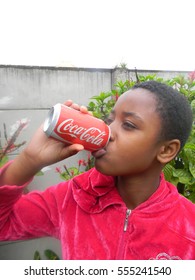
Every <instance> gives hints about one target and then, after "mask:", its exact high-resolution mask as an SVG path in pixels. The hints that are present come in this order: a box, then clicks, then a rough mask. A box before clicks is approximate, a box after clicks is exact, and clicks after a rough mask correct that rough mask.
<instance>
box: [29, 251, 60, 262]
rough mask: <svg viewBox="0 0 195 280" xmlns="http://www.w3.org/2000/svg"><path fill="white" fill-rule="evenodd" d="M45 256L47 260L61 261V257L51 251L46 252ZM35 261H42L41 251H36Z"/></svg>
mask: <svg viewBox="0 0 195 280" xmlns="http://www.w3.org/2000/svg"><path fill="white" fill-rule="evenodd" d="M44 255H45V256H46V258H47V260H59V259H60V258H59V256H58V255H57V254H56V253H55V252H53V251H52V250H50V249H47V250H45V251H44ZM33 260H41V255H40V253H39V251H35V253H34V257H33Z"/></svg>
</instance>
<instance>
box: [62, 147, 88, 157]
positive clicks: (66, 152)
mask: <svg viewBox="0 0 195 280" xmlns="http://www.w3.org/2000/svg"><path fill="white" fill-rule="evenodd" d="M83 150H84V147H83V145H80V144H72V145H70V146H66V147H64V149H63V151H62V158H63V159H65V158H68V157H71V156H73V155H76V154H77V153H79V152H81V151H83Z"/></svg>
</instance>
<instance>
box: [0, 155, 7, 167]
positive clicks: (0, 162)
mask: <svg viewBox="0 0 195 280" xmlns="http://www.w3.org/2000/svg"><path fill="white" fill-rule="evenodd" d="M7 162H8V156H4V157H3V158H2V159H1V161H0V167H2V166H3V165H5V164H6V163H7Z"/></svg>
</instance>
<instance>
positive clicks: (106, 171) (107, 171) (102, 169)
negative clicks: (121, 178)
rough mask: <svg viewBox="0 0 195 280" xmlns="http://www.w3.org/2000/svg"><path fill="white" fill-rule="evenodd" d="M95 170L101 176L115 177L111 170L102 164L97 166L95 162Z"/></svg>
mask: <svg viewBox="0 0 195 280" xmlns="http://www.w3.org/2000/svg"><path fill="white" fill-rule="evenodd" d="M95 168H96V169H97V170H98V171H99V172H100V173H102V174H104V175H107V176H117V175H116V173H115V172H114V170H112V168H109V167H108V166H103V164H98V163H97V162H95Z"/></svg>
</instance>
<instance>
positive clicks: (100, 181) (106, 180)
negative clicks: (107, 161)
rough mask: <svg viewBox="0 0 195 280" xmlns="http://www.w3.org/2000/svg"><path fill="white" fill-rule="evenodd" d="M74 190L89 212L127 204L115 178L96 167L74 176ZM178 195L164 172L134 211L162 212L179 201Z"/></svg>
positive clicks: (76, 198) (75, 197)
mask: <svg viewBox="0 0 195 280" xmlns="http://www.w3.org/2000/svg"><path fill="white" fill-rule="evenodd" d="M72 191H73V197H74V199H75V201H76V203H77V204H78V205H79V206H80V207H81V208H82V209H83V210H84V211H85V212H88V213H100V212H102V211H103V210H104V209H105V208H107V207H108V206H110V205H123V206H125V204H124V202H123V200H122V198H121V196H120V195H119V193H118V191H117V188H116V185H115V178H114V177H112V176H106V175H103V174H102V173H100V172H98V171H97V170H96V169H95V168H92V169H90V170H89V171H87V172H85V173H83V174H81V175H79V176H77V177H74V178H73V185H72ZM178 197H179V194H178V192H177V189H176V187H175V186H173V185H172V184H170V183H169V182H167V181H165V178H164V175H163V173H162V174H161V178H160V185H159V187H158V189H157V190H156V191H155V192H154V193H153V194H152V195H151V196H150V197H149V199H148V200H147V201H145V202H143V203H141V204H140V205H139V206H137V207H136V208H135V209H134V210H133V211H134V212H135V211H139V212H140V214H141V213H143V214H144V213H145V214H150V213H154V212H161V211H164V210H165V209H167V208H170V207H172V206H173V204H175V203H177V201H178Z"/></svg>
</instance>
